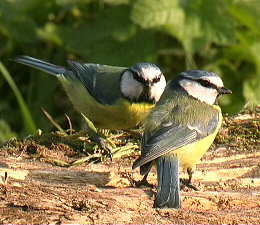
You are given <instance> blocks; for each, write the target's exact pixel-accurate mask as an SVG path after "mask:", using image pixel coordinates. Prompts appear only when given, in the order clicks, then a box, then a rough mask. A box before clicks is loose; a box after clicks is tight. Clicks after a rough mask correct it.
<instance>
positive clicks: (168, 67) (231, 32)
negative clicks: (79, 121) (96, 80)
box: [0, 0, 260, 134]
mask: <svg viewBox="0 0 260 225" xmlns="http://www.w3.org/2000/svg"><path fill="white" fill-rule="evenodd" d="M259 17H260V4H259V2H258V0H250V1H246V0H215V1H210V0H192V1H190V0H136V1H130V0H99V1H94V0H45V1H42V0H12V1H7V0H2V1H0V46H1V48H0V56H1V60H2V61H3V63H4V64H5V66H6V67H7V68H8V70H9V72H10V74H11V75H12V76H13V79H14V80H15V83H16V84H17V85H18V88H19V90H20V92H21V93H22V95H23V96H24V98H25V101H26V103H27V104H28V107H29V110H30V113H31V114H32V117H33V118H34V120H35V121H36V123H37V127H39V128H41V129H43V130H47V129H50V127H51V126H52V125H51V124H50V123H49V122H48V120H47V119H46V118H44V116H43V113H42V111H41V107H43V108H45V109H46V111H48V113H49V114H50V115H52V116H54V117H55V121H57V123H59V124H62V123H63V122H64V124H66V118H65V116H64V113H67V114H68V115H69V116H70V118H72V119H73V118H74V120H75V118H80V116H79V115H77V117H75V116H73V114H74V110H73V109H72V107H71V104H70V103H69V101H68V99H67V98H66V96H65V94H64V92H63V91H62V90H61V87H60V86H58V81H56V80H55V79H54V78H51V77H48V75H46V74H43V73H41V72H38V71H36V70H34V69H30V68H26V67H24V66H22V65H17V64H15V63H13V62H10V61H8V58H10V57H12V56H14V55H18V54H25V55H31V56H35V57H38V58H42V59H46V60H48V61H50V62H53V63H56V64H60V65H66V59H67V58H70V59H76V60H80V61H84V62H96V63H103V64H108V65H118V66H131V65H132V64H134V63H136V62H140V61H150V62H153V63H156V64H157V65H159V66H160V67H161V69H162V70H163V71H164V74H165V75H166V77H167V78H168V79H170V78H171V77H172V76H174V75H175V74H176V73H178V72H180V71H184V70H186V69H191V68H199V69H207V70H212V71H214V72H217V73H218V74H219V75H220V76H222V78H223V80H224V83H225V84H226V86H227V87H228V88H230V89H231V90H232V91H233V94H232V95H230V96H226V97H224V98H223V100H222V102H221V104H222V107H223V109H224V111H225V112H230V113H235V112H237V111H239V110H241V108H242V107H243V106H244V105H245V104H246V103H248V102H250V103H251V104H260V94H259V93H260V92H259V90H260V54H259V52H260V20H259ZM0 90H1V93H0V95H1V98H0V119H1V120H4V121H5V123H6V124H8V125H9V126H10V127H11V128H12V130H15V131H17V132H18V133H19V134H28V130H26V129H25V125H24V124H23V123H21V122H20V121H21V120H22V118H23V117H22V111H21V109H20V110H19V106H18V105H17V103H16V100H15V95H14V93H13V92H12V91H11V90H10V89H8V86H7V83H6V81H5V80H4V79H3V78H2V77H0ZM3 90H10V91H3ZM74 123H75V121H74ZM65 126H66V125H65ZM63 127H64V126H63ZM29 133H31V132H29Z"/></svg>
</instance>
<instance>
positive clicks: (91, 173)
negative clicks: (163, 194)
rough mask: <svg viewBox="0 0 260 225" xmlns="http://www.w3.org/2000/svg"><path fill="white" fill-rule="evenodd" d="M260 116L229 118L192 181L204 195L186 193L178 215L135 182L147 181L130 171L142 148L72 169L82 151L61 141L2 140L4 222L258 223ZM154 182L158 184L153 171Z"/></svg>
mask: <svg viewBox="0 0 260 225" xmlns="http://www.w3.org/2000/svg"><path fill="white" fill-rule="evenodd" d="M259 112H260V110H259V108H257V109H256V111H255V112H247V113H244V114H242V115H239V116H237V117H236V118H229V119H226V120H225V123H224V125H223V129H222V131H221V133H220V134H219V135H218V137H217V139H216V141H215V143H214V146H213V147H212V148H211V149H210V150H209V151H208V152H207V153H206V155H205V156H204V157H203V160H202V161H201V162H200V163H199V164H198V165H197V167H196V169H195V172H194V176H193V184H194V185H195V186H196V187H197V188H198V189H199V191H194V190H190V189H187V188H184V189H183V190H182V192H181V196H182V209H179V210H175V209H155V208H153V207H152V206H153V201H154V194H155V193H156V190H155V189H152V188H147V187H142V188H136V187H134V186H133V185H132V179H134V180H139V179H141V176H140V175H139V171H138V170H134V171H133V170H132V169H131V166H132V163H133V161H134V160H135V158H136V157H137V155H138V151H136V152H135V153H132V154H130V155H126V156H124V157H122V158H120V159H113V160H112V161H111V160H110V159H106V160H105V161H104V162H98V163H88V164H87V163H81V164H78V165H73V166H68V165H71V164H70V163H71V162H73V161H75V160H78V159H80V158H83V157H84V156H85V155H84V154H83V153H84V152H80V153H79V152H77V151H75V149H76V148H77V147H75V146H74V145H71V144H70V145H69V144H65V143H64V142H63V141H61V142H60V141H59V140H57V139H55V138H54V139H51V141H50V143H49V144H46V143H45V144H44V143H42V142H41V141H40V140H29V141H28V140H23V141H22V142H18V141H10V142H8V143H4V144H2V146H1V148H0V223H15V224H25V223H30V224H32V223H33V224H43V223H45V224H46V223H47V224H49V223H52V224H60V223H84V224H105V223H108V224H119V223H120V224H122V223H127V224H169V223H178V224H198V223H200V224H208V223H209V224H260V151H259V148H260V114H259ZM53 136H55V135H54V134H53ZM79 148H80V147H79ZM62 162H63V163H62ZM182 176H186V174H185V173H184V172H183V174H182ZM148 180H149V182H150V183H152V184H156V174H155V171H154V170H153V171H152V172H151V173H150V175H149V177H148Z"/></svg>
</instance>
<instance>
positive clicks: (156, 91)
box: [150, 76, 166, 102]
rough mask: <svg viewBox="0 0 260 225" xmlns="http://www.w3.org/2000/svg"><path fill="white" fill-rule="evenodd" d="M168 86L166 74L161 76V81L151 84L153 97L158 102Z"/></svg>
mask: <svg viewBox="0 0 260 225" xmlns="http://www.w3.org/2000/svg"><path fill="white" fill-rule="evenodd" d="M165 86H166V80H165V77H164V76H161V79H160V81H159V82H157V83H155V84H154V85H152V86H151V92H150V93H151V98H152V99H154V100H155V102H158V101H159V99H160V97H161V95H162V93H163V91H164V89H165Z"/></svg>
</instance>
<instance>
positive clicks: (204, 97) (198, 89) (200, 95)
mask: <svg viewBox="0 0 260 225" xmlns="http://www.w3.org/2000/svg"><path fill="white" fill-rule="evenodd" d="M179 84H180V85H181V86H182V87H183V88H184V89H185V90H186V91H187V92H188V94H189V95H190V96H192V97H194V98H196V99H198V100H200V101H202V102H205V103H207V104H209V105H213V104H214V103H215V101H216V98H217V96H218V91H217V90H216V89H214V88H207V87H204V86H202V85H200V84H199V83H198V82H197V81H195V80H189V79H182V80H180V81H179Z"/></svg>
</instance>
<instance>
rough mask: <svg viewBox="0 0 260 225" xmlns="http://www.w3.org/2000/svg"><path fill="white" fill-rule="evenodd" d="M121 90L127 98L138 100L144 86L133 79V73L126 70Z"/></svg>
mask: <svg viewBox="0 0 260 225" xmlns="http://www.w3.org/2000/svg"><path fill="white" fill-rule="evenodd" d="M120 89H121V92H122V94H123V95H124V96H126V97H127V98H129V99H138V98H139V96H140V95H141V93H142V91H143V86H142V84H141V83H140V82H138V81H137V80H135V79H134V78H133V74H132V72H131V71H129V70H126V71H125V72H124V73H123V75H122V79H121V83H120Z"/></svg>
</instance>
